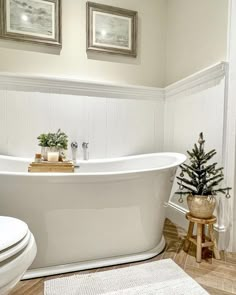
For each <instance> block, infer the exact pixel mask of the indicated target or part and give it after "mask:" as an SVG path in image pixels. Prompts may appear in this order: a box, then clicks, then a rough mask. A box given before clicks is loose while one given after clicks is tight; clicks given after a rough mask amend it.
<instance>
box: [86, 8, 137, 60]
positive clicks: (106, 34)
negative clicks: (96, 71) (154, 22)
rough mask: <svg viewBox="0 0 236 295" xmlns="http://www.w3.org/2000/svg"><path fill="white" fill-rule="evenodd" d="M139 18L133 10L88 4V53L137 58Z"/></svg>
mask: <svg viewBox="0 0 236 295" xmlns="http://www.w3.org/2000/svg"><path fill="white" fill-rule="evenodd" d="M137 18H138V13H137V12H136V11H133V10H128V9H123V8H118V7H114V6H109V5H104V4H98V3H94V2H87V51H95V52H105V53H112V54H122V55H127V56H132V57H136V56H137V45H136V44H137Z"/></svg>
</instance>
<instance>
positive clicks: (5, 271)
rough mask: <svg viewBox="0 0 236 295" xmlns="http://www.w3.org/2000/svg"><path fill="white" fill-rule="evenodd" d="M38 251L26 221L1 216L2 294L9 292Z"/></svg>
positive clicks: (0, 290) (0, 274)
mask: <svg viewBox="0 0 236 295" xmlns="http://www.w3.org/2000/svg"><path fill="white" fill-rule="evenodd" d="M36 252H37V246H36V243H35V240H34V236H33V235H32V233H31V232H30V230H29V229H28V226H27V224H26V223H25V222H23V221H21V220H18V219H16V218H12V217H5V216H0V295H3V294H4V295H5V294H8V292H9V290H11V289H12V288H13V287H14V286H15V284H16V283H17V282H18V281H19V280H20V279H21V277H22V276H23V274H24V273H25V271H26V270H27V268H28V267H29V266H30V265H31V264H32V262H33V260H34V258H35V256H36Z"/></svg>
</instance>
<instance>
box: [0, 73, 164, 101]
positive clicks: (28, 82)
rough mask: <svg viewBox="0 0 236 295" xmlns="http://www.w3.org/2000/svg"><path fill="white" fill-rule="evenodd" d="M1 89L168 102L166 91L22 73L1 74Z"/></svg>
mask: <svg viewBox="0 0 236 295" xmlns="http://www.w3.org/2000/svg"><path fill="white" fill-rule="evenodd" d="M0 89H4V90H14V91H15V90H17V91H30V92H46V93H47V92H48V93H58V94H72V95H81V96H93V97H103V98H120V99H142V100H164V98H165V90H164V89H163V88H156V87H145V86H135V85H122V84H110V83H105V82H104V83H103V82H92V81H83V80H78V79H76V78H73V77H61V76H60V77H58V76H44V75H43V76H40V75H30V74H27V75H26V74H20V73H19V74H18V73H0Z"/></svg>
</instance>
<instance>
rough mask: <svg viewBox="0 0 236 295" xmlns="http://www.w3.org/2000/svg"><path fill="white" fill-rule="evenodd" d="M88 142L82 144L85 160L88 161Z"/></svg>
mask: <svg viewBox="0 0 236 295" xmlns="http://www.w3.org/2000/svg"><path fill="white" fill-rule="evenodd" d="M88 144H89V143H88V142H83V143H82V148H83V160H86V161H87V160H88V159H89V151H88Z"/></svg>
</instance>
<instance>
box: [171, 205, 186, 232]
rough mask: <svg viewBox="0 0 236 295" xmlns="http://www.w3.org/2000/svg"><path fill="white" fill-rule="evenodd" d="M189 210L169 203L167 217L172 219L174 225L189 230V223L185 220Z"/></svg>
mask: <svg viewBox="0 0 236 295" xmlns="http://www.w3.org/2000/svg"><path fill="white" fill-rule="evenodd" d="M187 212H188V210H187V209H185V208H183V207H181V206H179V205H177V204H175V203H173V202H171V201H169V203H168V207H167V210H166V217H167V218H168V219H170V221H172V222H173V223H174V224H176V225H179V226H181V227H182V228H184V229H186V230H187V229H188V221H187V220H186V218H185V214H186V213H187Z"/></svg>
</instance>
